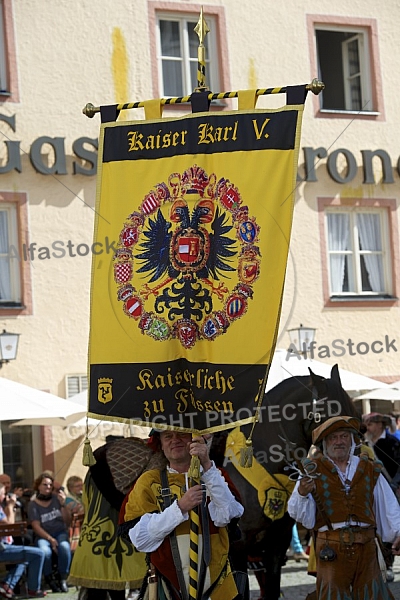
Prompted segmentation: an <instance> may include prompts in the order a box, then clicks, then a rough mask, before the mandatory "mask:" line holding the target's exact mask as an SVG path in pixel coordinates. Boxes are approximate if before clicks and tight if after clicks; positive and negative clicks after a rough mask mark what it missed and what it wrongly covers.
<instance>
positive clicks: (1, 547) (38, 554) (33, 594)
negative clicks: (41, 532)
mask: <svg viewBox="0 0 400 600" xmlns="http://www.w3.org/2000/svg"><path fill="white" fill-rule="evenodd" d="M15 501H16V496H15V495H14V494H12V495H11V496H10V495H9V496H8V497H7V498H6V494H5V486H4V484H3V483H0V523H5V524H7V525H12V524H13V523H14V518H15V513H14V507H15ZM3 507H4V508H3ZM7 560H9V561H10V562H14V561H21V562H19V563H18V564H15V565H13V566H12V568H11V569H10V570H9V572H8V574H7V576H6V577H5V579H4V580H3V581H2V582H1V583H0V597H1V598H15V596H14V591H13V590H14V587H15V586H16V585H17V583H18V581H19V580H20V579H21V577H22V575H23V573H24V571H25V564H27V565H28V579H27V583H28V597H29V598H44V597H45V596H46V593H45V592H43V591H42V590H41V589H40V582H41V579H42V569H43V563H44V554H43V551H42V550H40V549H39V548H32V547H30V546H27V547H26V546H17V545H15V544H13V540H12V538H10V537H9V536H7V537H1V538H0V561H1V562H7Z"/></svg>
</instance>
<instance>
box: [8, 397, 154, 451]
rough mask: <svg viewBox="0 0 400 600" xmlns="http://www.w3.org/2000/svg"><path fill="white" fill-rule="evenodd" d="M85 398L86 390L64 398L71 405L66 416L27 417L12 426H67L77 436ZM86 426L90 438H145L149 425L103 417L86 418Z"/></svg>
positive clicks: (82, 425) (83, 422)
mask: <svg viewBox="0 0 400 600" xmlns="http://www.w3.org/2000/svg"><path fill="white" fill-rule="evenodd" d="M87 398H88V391H87V390H85V391H83V392H80V393H79V394H76V395H75V396H72V397H71V398H69V399H68V400H65V402H67V403H68V404H69V405H71V409H72V411H73V412H71V414H70V416H69V417H68V418H64V417H58V418H57V417H49V418H41V417H39V418H28V419H22V420H20V421H17V422H16V423H13V425H12V427H17V426H19V425H51V426H53V427H64V428H66V427H67V428H68V430H69V433H70V435H71V436H72V437H74V438H75V437H78V435H83V434H84V429H85V428H86V412H87ZM88 426H89V429H90V435H89V437H90V438H91V439H92V438H97V437H99V438H102V439H105V438H106V437H107V436H108V435H118V436H124V437H128V436H129V437H132V436H134V437H141V438H146V437H147V436H148V434H149V431H150V428H149V427H140V426H139V425H133V424H132V423H119V422H117V421H108V420H107V417H104V419H88Z"/></svg>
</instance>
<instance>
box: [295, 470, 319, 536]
mask: <svg viewBox="0 0 400 600" xmlns="http://www.w3.org/2000/svg"><path fill="white" fill-rule="evenodd" d="M298 488H299V481H298V482H297V483H296V485H295V488H294V490H293V492H292V495H291V496H290V498H289V502H288V513H289V515H290V516H291V517H292V518H293V519H295V521H297V522H298V523H301V524H302V525H303V527H305V528H306V529H313V528H314V525H315V513H316V504H315V500H314V498H313V497H312V496H311V494H308V496H301V495H300V494H299V492H298Z"/></svg>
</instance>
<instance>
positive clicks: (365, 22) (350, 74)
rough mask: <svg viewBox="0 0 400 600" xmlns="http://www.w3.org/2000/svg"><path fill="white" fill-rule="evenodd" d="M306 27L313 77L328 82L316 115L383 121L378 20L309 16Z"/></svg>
mask: <svg viewBox="0 0 400 600" xmlns="http://www.w3.org/2000/svg"><path fill="white" fill-rule="evenodd" d="M307 28H308V39H309V48H310V66H311V77H312V78H314V77H316V76H318V78H319V79H321V80H322V81H323V82H324V83H325V89H324V90H323V91H322V92H321V93H320V94H319V95H318V96H315V97H314V98H313V105H314V109H315V114H316V116H318V117H323V118H332V117H334V118H346V119H347V118H348V117H349V113H350V114H351V115H354V116H356V117H357V118H360V119H366V120H378V121H382V120H384V119H385V114H384V106H383V94H382V77H381V70H380V63H379V45H378V43H379V36H378V25H377V21H376V19H365V18H360V17H349V16H342V17H339V16H332V15H307Z"/></svg>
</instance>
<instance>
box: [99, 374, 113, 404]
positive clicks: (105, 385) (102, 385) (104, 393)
mask: <svg viewBox="0 0 400 600" xmlns="http://www.w3.org/2000/svg"><path fill="white" fill-rule="evenodd" d="M112 382H113V380H112V379H109V378H108V377H100V378H99V379H98V380H97V400H98V401H99V402H102V404H107V402H111V400H112Z"/></svg>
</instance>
